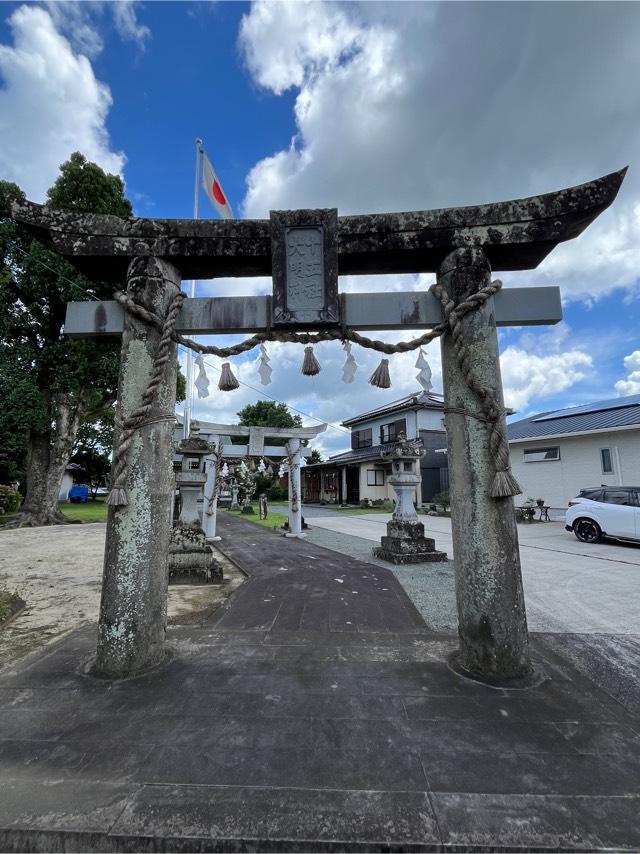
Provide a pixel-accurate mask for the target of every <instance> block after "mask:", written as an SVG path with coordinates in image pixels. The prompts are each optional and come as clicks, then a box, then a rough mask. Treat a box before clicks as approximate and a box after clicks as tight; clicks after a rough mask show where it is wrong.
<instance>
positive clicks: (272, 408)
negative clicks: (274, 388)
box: [238, 400, 302, 427]
mask: <svg viewBox="0 0 640 854" xmlns="http://www.w3.org/2000/svg"><path fill="white" fill-rule="evenodd" d="M238 418H239V419H240V422H239V423H240V424H241V425H244V426H247V427H251V426H254V427H302V418H301V417H300V416H299V415H294V414H293V413H292V412H289V407H288V406H287V404H286V403H276V402H275V401H273V400H259V401H258V402H257V403H249V404H247V405H246V406H245V407H244V409H241V410H240V412H238Z"/></svg>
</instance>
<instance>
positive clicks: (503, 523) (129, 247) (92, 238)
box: [12, 170, 626, 680]
mask: <svg viewBox="0 0 640 854" xmlns="http://www.w3.org/2000/svg"><path fill="white" fill-rule="evenodd" d="M625 171H626V170H621V171H619V172H614V173H611V174H610V175H606V176H604V177H603V178H600V179H597V180H595V181H591V182H589V183H587V184H582V185H580V186H577V187H571V188H569V189H566V190H561V191H559V192H556V193H548V194H546V195H542V196H535V197H531V198H527V199H518V200H514V201H509V202H500V203H495V204H487V205H477V206H472V207H463V208H449V209H442V210H432V211H414V212H407V213H395V214H370V215H361V216H347V217H338V216H337V211H335V210H320V211H311V210H304V211H273V212H272V213H271V218H270V219H269V220H236V221H234V220H225V221H222V222H218V221H207V220H199V221H193V220H152V219H140V218H131V219H119V218H118V217H112V216H98V215H92V214H81V213H77V212H72V211H58V210H53V209H51V208H48V207H46V206H41V205H34V204H32V203H29V202H22V203H14V204H13V205H12V217H13V218H14V220H15V221H16V222H18V223H19V224H21V225H22V226H23V227H25V228H27V229H29V230H30V231H31V232H32V234H33V235H34V236H35V237H37V238H38V239H39V240H41V241H43V242H45V243H46V244H48V245H49V246H50V247H51V248H53V249H55V250H57V251H58V252H59V253H60V254H61V255H63V256H64V257H66V258H68V260H69V261H71V262H72V263H73V264H74V265H75V266H76V267H77V268H78V269H80V270H81V271H82V272H84V273H86V274H87V275H88V276H89V277H90V278H93V279H97V280H101V281H105V280H110V281H114V282H117V283H121V282H124V281H126V282H127V295H128V296H129V297H130V298H131V300H132V302H133V303H135V304H136V305H142V306H144V307H146V310H147V311H151V312H152V313H153V314H154V316H157V317H160V318H165V317H166V316H167V313H168V310H169V307H170V306H171V305H175V302H176V297H177V295H178V294H179V292H180V281H181V279H183V278H185V279H207V278H217V277H222V276H263V275H271V276H272V277H273V282H274V291H273V296H272V297H252V298H249V297H227V298H224V297H213V298H210V299H200V300H198V299H193V300H188V299H187V300H185V301H184V304H183V307H182V311H181V312H180V314H179V315H178V319H177V324H176V330H177V332H178V333H183V334H184V333H197V334H199V335H203V334H224V333H231V332H233V333H237V332H251V333H255V332H264V333H266V337H267V338H268V337H269V335H270V333H271V330H277V329H281V330H282V329H285V330H293V331H294V332H295V330H296V329H303V330H304V329H306V330H309V329H311V330H314V331H318V330H320V331H321V332H325V333H327V334H328V335H329V336H330V337H333V338H334V339H337V340H339V339H340V337H344V335H345V333H346V332H347V331H355V330H358V329H359V330H365V329H375V330H385V329H389V330H391V329H403V330H408V329H419V328H422V329H424V328H429V327H433V326H434V325H438V324H440V323H442V321H443V307H442V305H441V303H440V302H439V301H438V300H437V299H436V297H435V296H434V294H433V293H430V292H429V293H426V292H424V293H416V292H410V293H405V294H402V293H377V294H363V293H355V294H353V293H352V294H339V293H338V274H340V275H359V274H372V273H435V274H436V281H437V287H438V289H439V292H440V294H441V295H442V297H443V298H444V297H445V295H446V298H447V300H448V303H447V305H446V307H445V312H444V313H445V316H449V317H450V316H451V315H450V314H449V315H446V310H447V309H448V307H449V306H450V305H451V306H454V307H455V306H458V305H460V304H463V303H465V302H466V303H467V304H470V303H473V304H474V306H475V308H474V310H473V311H470V312H469V313H467V314H465V315H464V316H462V317H461V318H458V322H457V324H456V334H457V337H455V336H454V332H453V329H452V330H451V331H450V333H449V332H447V334H445V335H443V337H442V338H441V346H442V363H443V378H444V397H445V420H446V428H447V449H448V459H449V465H450V491H451V508H452V511H451V516H452V529H453V551H454V560H455V581H456V599H457V606H458V625H459V636H460V661H461V666H462V668H463V669H464V670H465V671H467V672H469V673H476V674H480V675H481V676H485V677H490V678H494V679H497V680H508V679H511V678H514V677H522V676H526V675H527V674H528V673H529V672H530V670H531V663H530V655H529V644H528V632H527V621H526V612H525V605H524V596H523V591H522V579H521V572H520V555H519V550H518V534H517V527H516V521H515V514H514V509H513V500H512V498H511V497H500V493H495V496H497V497H495V496H494V495H492V483H494V482H495V476H496V475H497V474H501V471H504V465H505V464H506V465H507V466H508V448H507V449H506V450H505V448H504V445H505V444H506V439H505V440H504V442H503V443H502V451H503V457H504V453H506V457H507V459H506V463H505V462H504V460H503V463H502V469H501V470H497V469H496V457H495V453H494V450H492V446H491V440H490V437H492V436H495V435H497V434H498V433H499V434H501V435H502V436H503V437H504V436H505V434H506V423H505V413H504V402H503V397H502V380H501V376H500V362H499V353H498V340H497V333H496V325H511V326H523V325H530V324H533V325H536V324H548V323H557V322H558V321H559V320H560V319H561V318H562V311H561V304H560V294H559V291H558V289H557V288H514V289H509V290H502V291H498V293H497V294H496V296H495V297H493V296H490V295H489V294H490V292H491V290H492V289H491V287H490V285H491V270H492V269H495V270H524V269H533V268H535V267H536V266H537V265H538V264H539V263H540V262H541V261H542V260H543V258H545V257H546V256H547V255H548V254H549V252H551V250H552V249H553V248H554V247H555V246H556V244H558V243H560V242H562V241H566V240H570V239H572V238H574V237H577V236H578V235H579V234H580V233H581V232H582V231H583V230H584V229H585V228H586V227H587V226H588V225H589V224H590V223H591V222H592V221H593V220H594V219H595V218H596V217H597V216H598V214H599V213H600V212H601V211H603V210H604V209H605V208H606V207H608V206H609V205H610V204H611V202H612V201H613V200H614V198H615V197H616V194H617V192H618V190H619V188H620V185H621V183H622V180H623V178H624V174H625ZM480 295H482V299H483V300H484V301H483V302H482V304H481V305H480V304H479V300H478V299H475V300H474V297H480ZM487 297H488V298H487ZM443 328H444V327H443ZM65 332H66V333H67V334H70V335H78V336H87V335H89V336H92V335H93V336H95V335H97V336H100V335H122V348H121V364H120V383H119V391H118V411H117V421H118V422H120V423H123V422H124V421H125V420H126V419H127V418H128V417H130V416H131V413H133V412H135V411H136V410H137V409H138V408H139V407H140V405H141V402H142V401H143V395H144V394H145V392H146V391H147V388H148V386H149V379H150V376H151V374H152V371H153V370H154V360H155V357H156V353H157V352H158V349H159V344H160V339H161V332H160V330H159V329H158V328H157V327H156V326H154V325H149V323H148V322H146V321H144V320H142V319H140V318H139V317H138V316H136V315H135V314H133V313H132V312H131V311H127V312H126V314H124V313H123V311H122V309H121V308H120V306H118V305H116V304H115V303H113V302H102V303H91V302H83V303H76V304H71V305H70V306H69V311H68V314H67V321H66V324H65ZM461 342H462V343H463V344H464V348H465V354H464V358H461V356H460V352H459V345H460V343H461ZM373 343H375V342H372V344H373ZM370 346H371V345H370ZM374 349H375V348H374ZM169 355H170V358H169V359H168V360H167V361H166V362H165V363H164V367H163V374H162V383H161V386H160V388H159V391H158V393H157V394H156V396H155V398H154V400H153V406H152V410H151V413H150V416H149V418H147V419H145V421H144V423H143V424H141V425H140V426H139V427H138V428H137V430H136V433H135V437H134V439H133V441H131V443H130V445H129V446H128V447H127V451H126V461H127V464H128V468H127V472H128V473H127V481H126V491H127V493H128V495H129V504H128V505H127V506H120V507H115V508H114V507H112V508H110V510H109V519H108V522H107V542H106V547H105V568H104V578H103V592H102V602H101V612H100V620H99V627H98V649H97V658H96V664H95V671H96V673H98V674H99V675H102V676H105V677H122V676H129V675H131V674H134V673H137V672H140V671H143V670H144V669H146V668H149V667H151V666H154V665H156V664H158V663H159V662H160V661H162V660H163V656H164V638H165V624H166V596H167V580H166V565H167V564H166V561H167V550H168V540H169V533H170V514H171V484H172V472H171V450H172V447H171V446H172V426H171V425H172V422H173V420H174V417H175V378H176V360H175V344H174V345H173V346H172V347H170V350H169ZM470 371H472V372H473V373H474V374H475V376H476V378H478V380H479V382H478V383H476V384H475V385H476V390H475V391H474V389H473V388H472V387H471V384H470V382H469V375H470ZM477 389H480V390H481V391H482V393H483V394H485V395H489V396H490V397H491V399H492V401H493V403H492V407H493V408H492V417H491V419H490V420H491V424H492V425H493V426H494V428H495V429H492V431H491V434H490V431H489V430H487V429H486V422H487V416H486V413H485V411H484V409H483V407H482V405H481V401H482V400H483V398H482V395H479V394H478V391H477ZM483 422H484V423H483ZM502 494H505V493H502ZM511 494H513V493H511Z"/></svg>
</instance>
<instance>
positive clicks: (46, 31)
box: [0, 6, 125, 201]
mask: <svg viewBox="0 0 640 854" xmlns="http://www.w3.org/2000/svg"><path fill="white" fill-rule="evenodd" d="M9 23H10V25H11V29H12V32H13V38H14V45H13V46H12V47H10V46H7V45H0V78H1V79H2V82H3V88H2V89H1V90H0V174H1V175H2V176H3V177H4V178H5V179H6V180H11V181H15V182H16V183H17V184H19V185H20V186H21V187H22V189H23V190H24V191H25V192H26V194H27V196H28V198H30V199H32V200H33V201H42V200H43V199H44V196H45V193H46V190H47V188H48V187H49V186H50V185H51V184H52V182H53V181H54V179H55V177H56V175H57V172H58V167H59V165H60V164H61V163H63V162H64V161H65V160H66V159H67V158H68V157H69V155H70V154H71V153H72V152H73V151H81V152H82V153H83V154H84V155H85V156H86V157H87V158H88V159H89V160H92V161H94V162H96V163H98V164H99V165H100V166H102V167H103V168H104V169H105V170H107V171H108V172H113V173H118V174H121V173H122V169H123V167H124V163H125V157H124V154H122V153H121V152H114V151H112V150H111V147H110V144H109V135H108V133H107V130H106V126H105V123H106V118H107V114H108V112H109V109H110V107H111V103H112V99H111V93H110V91H109V87H108V86H106V85H105V84H104V83H101V82H100V81H99V80H97V79H96V77H95V74H94V72H93V69H92V67H91V63H90V62H89V60H88V59H87V58H86V57H85V56H82V55H77V54H76V53H74V51H73V49H72V48H71V45H70V43H69V42H68V40H67V39H66V38H64V37H63V36H62V35H61V34H60V33H59V32H58V31H57V30H56V28H55V26H54V23H53V20H52V18H51V15H50V14H49V13H48V12H47V11H46V10H45V9H42V8H39V7H36V6H20V7H19V8H18V9H16V10H15V12H14V13H13V14H12V15H11V17H10V19H9Z"/></svg>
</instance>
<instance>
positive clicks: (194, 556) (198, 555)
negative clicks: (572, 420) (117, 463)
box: [169, 421, 222, 584]
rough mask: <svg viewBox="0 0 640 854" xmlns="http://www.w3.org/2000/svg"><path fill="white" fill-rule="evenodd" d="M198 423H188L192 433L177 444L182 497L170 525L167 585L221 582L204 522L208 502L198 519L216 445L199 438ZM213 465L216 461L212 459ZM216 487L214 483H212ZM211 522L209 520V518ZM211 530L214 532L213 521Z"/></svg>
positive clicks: (218, 567)
mask: <svg viewBox="0 0 640 854" xmlns="http://www.w3.org/2000/svg"><path fill="white" fill-rule="evenodd" d="M199 433H200V425H199V424H198V422H197V421H193V422H192V424H191V434H190V435H189V438H188V439H183V440H182V442H180V443H179V444H178V447H177V450H178V452H179V453H181V454H182V465H181V470H180V471H179V472H178V474H177V477H176V480H177V483H178V486H179V487H180V495H181V496H182V510H181V512H180V519H179V520H178V522H177V523H176V524H175V525H174V526H173V530H172V531H171V541H170V543H169V584H208V583H210V582H215V581H222V567H221V566H220V564H219V563H218V562H217V561H216V560H215V558H214V556H213V548H212V547H211V546H210V545H209V544H208V542H207V534H206V532H205V530H204V528H203V524H204V525H206V524H207V516H206V513H207V509H208V501H205V505H204V510H203V523H201V521H200V510H199V507H198V503H199V501H200V500H201V498H202V493H203V489H204V490H205V492H206V488H205V487H206V485H207V483H208V482H209V486H211V480H212V478H211V472H210V471H207V467H208V464H207V461H209V462H211V455H212V454H213V453H215V450H216V449H215V446H214V445H211V444H210V443H209V442H207V441H206V440H205V439H203V438H201V437H200V435H199ZM213 464H214V467H215V461H214V462H213ZM213 485H214V486H215V482H214V484H213ZM208 521H210V520H208ZM213 531H214V534H215V522H214V527H213Z"/></svg>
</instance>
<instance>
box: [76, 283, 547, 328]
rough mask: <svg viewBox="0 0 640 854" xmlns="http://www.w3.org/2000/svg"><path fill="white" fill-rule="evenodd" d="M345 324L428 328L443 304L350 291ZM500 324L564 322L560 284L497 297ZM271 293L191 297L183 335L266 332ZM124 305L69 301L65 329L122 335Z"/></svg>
mask: <svg viewBox="0 0 640 854" xmlns="http://www.w3.org/2000/svg"><path fill="white" fill-rule="evenodd" d="M343 299H344V307H345V314H346V317H345V324H346V326H348V327H349V328H350V329H360V330H372V329H376V330H377V329H380V330H384V329H388V330H391V329H428V328H429V327H432V326H435V325H436V324H437V323H439V322H440V321H441V320H442V306H441V304H440V302H439V301H438V300H437V299H436V298H435V296H434V295H433V294H431V293H429V292H428V291H423V292H406V293H401V292H399V293H386V294H384V293H372V294H344V295H343ZM494 299H495V310H496V323H497V325H498V326H542V325H547V324H554V323H558V322H559V321H560V320H562V304H561V301H560V290H559V288H557V287H529V288H503V289H502V290H501V291H498V293H497V294H496V296H495V298H494ZM268 318H269V298H268V297H262V296H260V297H256V296H252V297H251V296H249V297H208V298H207V297H196V298H194V299H186V300H185V301H184V302H183V304H182V309H181V311H180V314H179V315H178V319H177V323H176V331H177V332H179V333H181V334H182V335H207V334H211V335H220V334H227V333H244V332H252V333H253V332H264V331H265V330H266V329H267V328H268ZM123 329H124V309H123V308H122V306H121V305H120V303H117V302H115V300H110V301H105V302H71V303H68V304H67V317H66V321H65V327H64V331H65V334H66V335H69V336H71V337H75V338H84V337H87V336H94V335H97V336H113V335H121V334H122V330H123Z"/></svg>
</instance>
